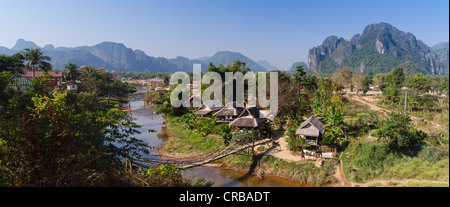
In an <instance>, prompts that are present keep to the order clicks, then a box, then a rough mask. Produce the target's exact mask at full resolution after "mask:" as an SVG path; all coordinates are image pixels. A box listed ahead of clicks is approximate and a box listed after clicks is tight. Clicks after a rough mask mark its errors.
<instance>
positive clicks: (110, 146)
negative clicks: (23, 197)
mask: <svg viewBox="0 0 450 207" xmlns="http://www.w3.org/2000/svg"><path fill="white" fill-rule="evenodd" d="M70 94H71V92H70V91H64V92H58V91H54V93H53V94H52V95H50V96H48V94H46V95H45V96H41V95H35V96H33V97H27V96H20V97H15V99H14V100H11V101H10V103H11V105H10V106H9V113H8V114H4V115H2V114H0V115H2V117H1V118H2V121H1V122H0V137H1V138H0V143H1V145H0V152H1V153H0V154H1V155H2V156H0V178H1V177H2V176H7V178H8V179H7V180H6V182H7V183H4V180H2V179H0V186H2V185H7V186H89V185H118V184H119V183H115V182H116V181H118V180H116V179H122V178H120V177H121V176H123V175H121V172H120V170H121V169H123V168H122V164H121V161H123V160H124V159H127V158H128V159H131V158H132V157H141V156H142V153H148V149H147V147H148V146H147V145H146V144H145V143H144V142H143V141H142V140H138V139H135V138H134V137H131V136H132V135H133V134H136V133H139V132H138V131H137V130H136V129H135V128H136V127H138V125H136V124H135V123H134V122H132V118H131V117H130V116H128V114H127V113H126V112H124V111H123V110H121V109H120V108H119V105H120V104H119V103H118V102H112V101H111V102H107V101H100V102H99V103H98V104H99V105H98V107H95V108H90V109H83V110H80V111H77V110H75V108H78V107H77V106H76V105H77V104H78V103H79V101H77V100H75V101H69V95H70ZM72 98H77V97H76V96H75V97H72ZM3 120H4V121H3ZM5 169H6V170H5Z"/></svg>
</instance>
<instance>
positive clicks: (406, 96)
mask: <svg viewBox="0 0 450 207" xmlns="http://www.w3.org/2000/svg"><path fill="white" fill-rule="evenodd" d="M405 90H406V92H405V107H404V111H406V102H407V100H408V88H406V89H405Z"/></svg>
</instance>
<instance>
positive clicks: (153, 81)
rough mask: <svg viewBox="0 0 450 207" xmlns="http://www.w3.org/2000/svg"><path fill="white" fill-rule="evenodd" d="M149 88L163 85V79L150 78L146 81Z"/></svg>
mask: <svg viewBox="0 0 450 207" xmlns="http://www.w3.org/2000/svg"><path fill="white" fill-rule="evenodd" d="M148 82H149V83H150V85H151V86H160V85H162V84H163V83H164V79H161V78H152V79H150V80H148Z"/></svg>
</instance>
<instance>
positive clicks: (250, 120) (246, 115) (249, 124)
mask: <svg viewBox="0 0 450 207" xmlns="http://www.w3.org/2000/svg"><path fill="white" fill-rule="evenodd" d="M266 121H267V119H266V118H261V117H260V112H259V109H258V108H256V107H249V108H245V109H244V110H243V111H242V113H241V114H240V115H239V116H238V117H237V118H236V119H235V120H234V121H232V122H231V123H230V124H228V125H229V126H234V127H236V128H237V129H243V128H245V129H254V128H260V127H262V126H263V125H264V124H265V123H266Z"/></svg>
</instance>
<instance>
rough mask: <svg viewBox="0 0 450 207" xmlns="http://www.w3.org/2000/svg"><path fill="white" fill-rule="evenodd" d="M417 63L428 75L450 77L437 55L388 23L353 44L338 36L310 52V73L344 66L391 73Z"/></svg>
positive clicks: (366, 32) (367, 30) (371, 29)
mask: <svg viewBox="0 0 450 207" xmlns="http://www.w3.org/2000/svg"><path fill="white" fill-rule="evenodd" d="M407 61H409V62H412V63H414V64H416V65H417V66H418V68H419V71H415V72H422V73H424V74H434V75H443V74H448V69H447V70H445V69H444V67H443V64H442V62H440V61H439V58H438V56H437V55H436V53H435V52H434V51H433V50H432V49H431V48H430V47H428V46H427V45H426V44H425V43H423V42H422V41H420V40H417V39H416V37H415V36H414V35H413V34H411V33H405V32H402V31H400V30H398V29H397V28H395V27H393V26H392V25H390V24H388V23H379V24H371V25H368V26H366V28H365V29H364V31H363V33H362V34H361V35H360V34H356V35H355V36H353V38H352V39H351V40H350V41H347V40H345V39H343V38H338V37H336V36H330V37H328V38H326V39H325V40H324V41H323V43H322V45H319V46H317V47H314V48H312V49H310V50H309V55H308V70H309V71H310V72H312V73H316V74H331V73H333V72H335V71H336V70H339V69H340V68H342V67H344V66H348V67H350V68H353V70H354V71H360V72H362V73H363V74H375V73H378V72H389V71H390V70H392V69H393V68H395V67H397V66H399V65H401V64H402V63H404V62H407Z"/></svg>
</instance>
